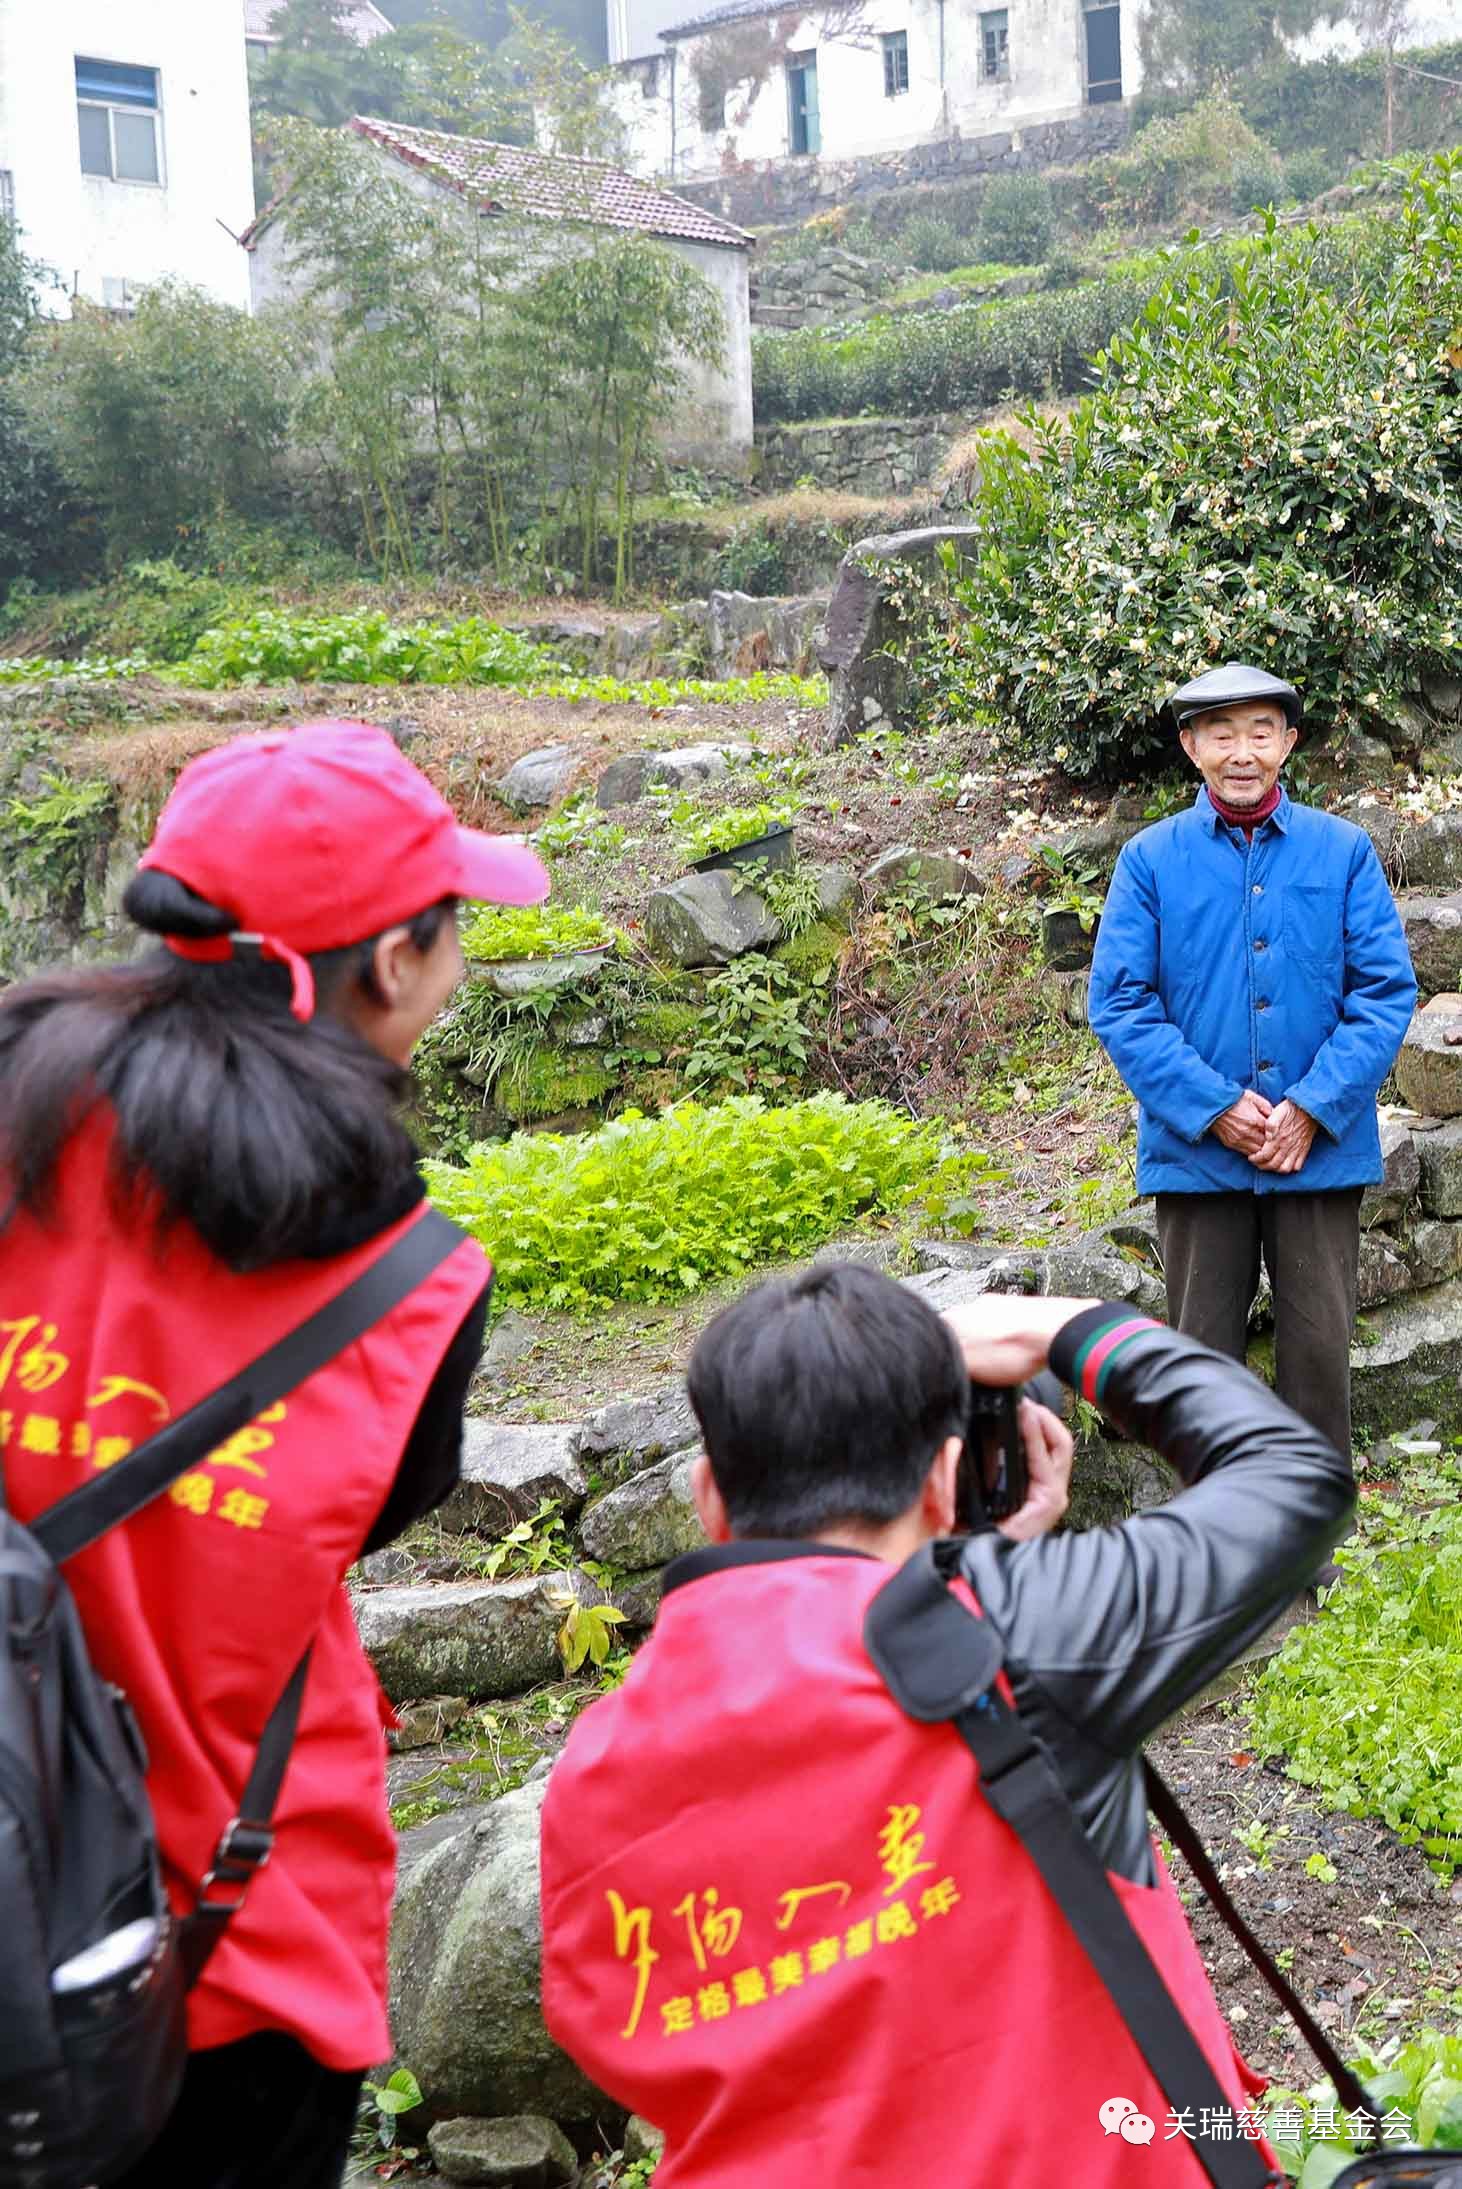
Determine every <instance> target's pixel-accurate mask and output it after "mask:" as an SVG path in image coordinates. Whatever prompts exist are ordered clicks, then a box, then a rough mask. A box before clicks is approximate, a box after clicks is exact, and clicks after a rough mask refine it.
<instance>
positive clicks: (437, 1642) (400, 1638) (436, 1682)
mask: <svg viewBox="0 0 1462 2189" xmlns="http://www.w3.org/2000/svg"><path fill="white" fill-rule="evenodd" d="M566 1591H568V1592H571V1593H572V1594H574V1595H575V1596H577V1597H578V1598H579V1600H580V1602H582V1603H593V1604H602V1603H603V1602H604V1601H605V1596H604V1591H603V1590H602V1589H601V1588H600V1587H599V1586H598V1584H597V1583H596V1582H594V1581H592V1580H590V1578H589V1576H588V1575H587V1574H583V1573H577V1572H568V1573H536V1574H528V1575H524V1576H523V1577H522V1578H520V1579H518V1580H513V1581H429V1582H422V1583H419V1584H417V1585H416V1586H414V1587H406V1588H383V1589H374V1590H369V1591H366V1592H364V1593H362V1594H361V1595H359V1596H357V1598H356V1601H355V1617H356V1625H357V1626H358V1627H359V1629H360V1638H361V1641H362V1643H363V1644H364V1646H365V1653H366V1655H367V1656H368V1657H369V1658H370V1661H371V1663H372V1665H373V1666H374V1667H375V1671H376V1677H377V1679H378V1680H379V1681H380V1683H381V1685H382V1687H383V1688H384V1689H385V1690H386V1693H387V1694H388V1695H389V1696H390V1698H391V1700H392V1702H393V1703H400V1702H416V1701H419V1700H420V1698H421V1697H422V1696H425V1695H467V1696H471V1697H474V1698H476V1697H481V1696H493V1695H521V1694H523V1693H524V1692H525V1691H526V1690H527V1689H528V1688H530V1687H536V1686H537V1684H538V1682H539V1681H540V1680H549V1679H552V1678H553V1676H554V1674H555V1673H556V1672H558V1671H559V1669H560V1659H559V1654H558V1631H559V1629H560V1627H561V1626H562V1625H563V1622H564V1611H563V1607H562V1605H561V1604H559V1603H556V1602H555V1601H554V1598H555V1597H557V1596H560V1595H562V1594H563V1593H564V1592H566Z"/></svg>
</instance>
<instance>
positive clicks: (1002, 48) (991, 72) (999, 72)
mask: <svg viewBox="0 0 1462 2189" xmlns="http://www.w3.org/2000/svg"><path fill="white" fill-rule="evenodd" d="M980 76H981V79H982V80H983V81H984V82H985V83H987V84H1003V83H1006V82H1008V81H1009V77H1010V10H1009V9H1008V8H995V9H993V10H991V11H990V12H989V13H987V14H985V15H982V16H981V17H980Z"/></svg>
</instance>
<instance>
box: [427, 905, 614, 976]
mask: <svg viewBox="0 0 1462 2189" xmlns="http://www.w3.org/2000/svg"><path fill="white" fill-rule="evenodd" d="M615 933H616V931H615V929H614V928H612V927H611V926H610V925H609V923H608V921H607V920H605V919H604V918H603V916H602V914H600V913H598V912H593V911H591V910H590V909H589V908H588V907H587V906H586V905H551V904H549V905H521V906H519V905H479V906H478V907H477V908H476V910H474V911H473V912H472V913H471V914H470V915H469V917H468V918H467V919H465V920H464V921H463V923H462V948H463V951H464V952H465V954H466V956H467V957H469V958H476V959H479V960H480V961H481V962H482V963H483V964H488V965H492V964H498V963H501V962H502V961H503V960H505V959H513V958H553V957H559V956H562V955H565V954H567V953H572V952H574V951H582V950H603V949H606V948H608V947H609V946H610V945H611V944H612V943H613V942H614V940H615Z"/></svg>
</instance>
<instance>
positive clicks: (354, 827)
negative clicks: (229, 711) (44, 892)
mask: <svg viewBox="0 0 1462 2189" xmlns="http://www.w3.org/2000/svg"><path fill="white" fill-rule="evenodd" d="M138 866H139V868H141V867H156V868H157V869H158V870H159V871H160V872H162V873H164V874H171V875H173V876H174V877H175V879H176V880H178V881H180V882H184V883H186V885H187V887H188V888H189V889H192V890H195V891H196V892H197V894H198V895H199V896H200V897H203V898H205V899H206V900H207V902H208V903H209V904H212V905H217V906H218V907H219V908H220V909H221V910H222V911H225V912H229V913H232V914H233V916H234V918H235V919H236V920H237V922H238V930H237V933H236V935H234V936H229V935H221V936H217V937H210V938H209V939H208V940H206V941H194V940H192V939H190V938H186V937H182V936H167V937H165V938H164V939H165V940H166V942H167V944H168V947H169V949H171V950H176V951H177V952H178V954H179V955H180V956H182V957H187V958H194V959H205V960H208V959H222V958H227V957H230V956H231V955H232V954H233V944H234V942H235V941H239V942H250V943H253V944H256V945H257V946H258V948H259V949H260V951H261V953H262V954H263V955H264V956H265V957H266V958H272V959H275V960H277V961H278V962H279V963H280V964H283V965H287V966H288V967H289V968H290V971H291V973H292V974H293V977H294V999H293V1003H292V1005H291V1008H292V1009H293V1011H294V1013H295V1016H296V1017H297V1018H302V1019H307V1018H309V1017H310V1016H311V1015H312V1013H313V1011H314V981H313V979H312V978H311V975H310V969H309V967H308V965H306V964H305V962H304V960H305V958H306V957H307V956H309V955H311V954H312V953H314V952H316V951H321V950H338V949H341V948H343V947H344V946H345V945H346V944H348V943H353V942H364V941H365V940H366V938H367V937H368V936H371V935H378V934H380V933H381V931H382V930H383V929H384V928H387V927H394V926H396V925H397V924H398V923H399V922H401V921H402V920H409V919H413V918H415V916H416V914H417V913H418V912H424V911H426V909H427V907H428V906H429V905H434V904H437V903H439V902H440V900H441V899H442V898H443V897H466V898H469V899H473V900H476V901H479V902H482V903H487V904H513V905H526V904H541V903H542V901H543V899H544V898H545V897H546V896H547V895H548V889H549V881H548V870H547V868H546V867H545V866H544V864H543V862H542V860H541V859H539V858H538V856H537V855H536V853H534V852H532V851H530V850H529V849H528V847H527V845H526V844H518V843H512V842H510V841H508V840H507V839H506V838H503V837H494V836H487V835H484V834H483V833H482V832H481V831H480V830H478V829H470V828H462V827H461V826H459V824H458V822H457V820H456V817H455V816H454V814H453V812H452V809H451V807H450V806H449V805H448V804H447V801H446V800H445V798H443V797H442V795H441V793H440V791H438V790H436V789H435V788H434V787H433V785H432V784H431V783H429V782H428V781H427V779H426V777H425V776H424V775H423V774H422V772H421V770H420V769H419V768H416V767H413V766H412V764H411V762H410V761H409V760H408V759H407V758H406V757H405V755H404V754H403V753H402V752H401V751H400V750H399V749H398V748H397V746H396V745H395V743H394V742H393V741H392V739H391V738H390V737H389V736H388V734H387V733H386V731H385V730H381V729H377V728H375V727H374V726H373V725H372V724H371V723H369V722H302V723H300V725H299V727H298V728H297V729H293V730H268V731H265V732H263V733H262V734H255V735H251V736H248V737H235V738H232V739H230V741H229V743H228V744H226V745H218V746H215V748H214V749H213V751H212V752H205V753H201V754H200V755H199V756H198V758H197V759H196V760H190V761H189V763H188V765H187V767H186V768H184V770H183V772H182V774H181V775H180V776H179V777H178V780H177V782H176V783H175V784H174V785H173V789H172V794H171V796H170V797H169V799H168V801H167V804H166V805H165V806H164V807H163V809H162V813H161V816H160V817H159V820H158V824H157V828H156V831H155V832H154V834H153V839H152V842H151V843H150V844H149V845H148V847H147V849H146V851H145V852H144V853H143V854H142V857H141V859H140V860H139V861H138Z"/></svg>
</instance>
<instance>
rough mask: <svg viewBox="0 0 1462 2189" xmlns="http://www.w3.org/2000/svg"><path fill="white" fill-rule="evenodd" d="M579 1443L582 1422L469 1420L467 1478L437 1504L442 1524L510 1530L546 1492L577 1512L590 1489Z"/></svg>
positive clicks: (464, 1473) (484, 1531)
mask: <svg viewBox="0 0 1462 2189" xmlns="http://www.w3.org/2000/svg"><path fill="white" fill-rule="evenodd" d="M578 1443H579V1432H578V1429H577V1427H574V1428H570V1427H568V1426H566V1425H565V1424H562V1423H558V1422H543V1423H538V1422H516V1421H514V1422H508V1421H477V1420H471V1419H469V1420H468V1421H466V1422H464V1423H463V1426H462V1479H461V1481H460V1482H459V1483H458V1485H457V1487H456V1489H455V1490H454V1491H453V1492H452V1494H451V1496H450V1497H449V1498H448V1499H447V1500H446V1502H445V1504H443V1505H440V1506H439V1507H438V1508H437V1517H438V1519H439V1520H440V1521H441V1523H442V1526H443V1527H444V1528H452V1529H455V1530H458V1531H461V1530H465V1529H468V1528H471V1529H473V1530H475V1531H476V1533H477V1534H479V1535H491V1536H498V1535H506V1534H507V1532H508V1530H509V1528H515V1527H516V1526H517V1524H518V1522H519V1521H520V1520H528V1519H531V1517H532V1515H533V1514H534V1513H535V1512H536V1511H537V1510H538V1507H539V1505H540V1503H541V1502H542V1500H543V1499H544V1498H545V1497H551V1498H555V1499H556V1500H557V1501H558V1503H559V1504H560V1505H561V1506H562V1507H563V1509H564V1511H565V1512H566V1513H573V1512H577V1511H578V1509H579V1507H580V1506H581V1505H582V1504H583V1502H584V1498H585V1496H586V1494H587V1492H588V1483H587V1481H586V1479H585V1476H584V1470H583V1468H582V1467H581V1466H580V1465H579V1462H578V1456H577V1454H578Z"/></svg>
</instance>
